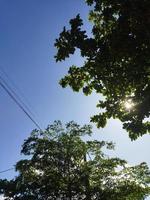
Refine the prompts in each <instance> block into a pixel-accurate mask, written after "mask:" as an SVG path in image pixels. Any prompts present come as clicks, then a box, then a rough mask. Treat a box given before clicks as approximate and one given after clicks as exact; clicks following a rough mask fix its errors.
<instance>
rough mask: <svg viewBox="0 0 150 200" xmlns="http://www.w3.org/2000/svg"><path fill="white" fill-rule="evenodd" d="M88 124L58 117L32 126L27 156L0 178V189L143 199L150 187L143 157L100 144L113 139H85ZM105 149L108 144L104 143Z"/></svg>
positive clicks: (31, 194)
mask: <svg viewBox="0 0 150 200" xmlns="http://www.w3.org/2000/svg"><path fill="white" fill-rule="evenodd" d="M91 133H92V130H91V126H89V125H85V126H82V127H80V126H79V125H77V124H76V123H75V122H70V123H67V124H66V129H64V128H63V127H62V124H61V122H60V121H56V122H54V124H53V125H49V126H48V128H47V129H46V130H45V131H44V132H42V133H41V132H40V131H38V130H34V131H33V132H32V134H31V136H30V137H29V138H28V139H27V140H25V142H24V144H23V146H22V151H21V152H22V153H23V154H24V155H25V156H27V159H24V160H20V161H19V162H17V164H16V170H17V172H18V175H17V176H16V177H15V178H14V179H12V180H0V194H3V195H4V196H5V198H6V199H7V200H12V199H13V200H43V199H44V200H50V199H53V200H55V199H56V200H60V199H62V200H63V199H65V200H67V199H68V200H75V199H80V200H85V199H86V200H94V199H101V200H110V199H111V200H131V199H132V200H143V199H144V198H146V196H147V195H149V193H150V188H149V183H150V172H149V169H148V167H147V165H146V164H145V163H141V164H140V165H137V166H133V167H127V162H126V161H125V160H122V159H119V158H112V157H108V156H107V155H105V154H104V152H103V151H102V148H104V147H105V148H107V149H113V148H114V145H113V143H112V142H105V141H97V140H85V137H84V136H86V135H87V136H90V134H91ZM105 150H106V149H105Z"/></svg>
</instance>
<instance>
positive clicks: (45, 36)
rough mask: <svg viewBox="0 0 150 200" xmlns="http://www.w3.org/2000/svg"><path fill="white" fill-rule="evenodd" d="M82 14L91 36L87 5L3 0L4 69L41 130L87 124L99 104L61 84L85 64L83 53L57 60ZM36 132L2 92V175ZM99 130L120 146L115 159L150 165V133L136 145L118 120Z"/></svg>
mask: <svg viewBox="0 0 150 200" xmlns="http://www.w3.org/2000/svg"><path fill="white" fill-rule="evenodd" d="M77 13H81V17H82V18H84V19H85V21H84V23H85V27H86V28H87V29H88V31H89V33H90V26H89V25H88V23H87V19H86V17H87V15H88V7H86V6H85V4H84V1H83V0H65V1H62V0H44V1H43V0H22V1H20V0H13V1H12V0H0V28H1V32H0V65H1V66H2V67H3V68H4V70H5V71H6V72H7V74H8V75H9V76H10V78H11V79H12V80H13V81H14V82H15V83H16V85H17V86H18V87H19V88H20V89H21V91H22V92H23V93H24V95H25V96H26V97H27V99H28V101H29V102H30V104H31V105H32V110H33V112H35V113H36V119H37V120H38V121H39V123H40V124H41V127H42V128H45V127H46V126H47V125H48V124H49V123H52V122H53V121H54V120H56V119H60V120H62V121H63V122H67V121H69V120H75V121H77V122H79V123H80V124H83V123H88V122H89V119H90V116H91V115H92V114H95V113H96V112H97V110H96V106H95V105H96V102H97V101H98V99H99V98H100V96H97V95H95V94H93V95H91V96H89V97H85V96H84V95H83V94H82V93H74V92H72V91H71V89H69V88H68V89H62V88H61V87H60V86H59V84H58V80H59V79H60V78H61V77H62V76H63V75H64V74H65V73H66V72H67V69H68V68H67V67H68V66H70V65H71V64H77V65H80V64H81V63H82V60H81V58H80V56H79V55H78V54H76V55H75V56H73V57H71V58H70V59H68V60H66V62H64V63H55V60H54V54H55V51H56V50H55V48H54V41H55V39H56V38H57V37H58V35H59V33H60V31H61V30H62V28H63V26H64V25H68V21H69V19H70V18H73V17H74V16H75V15H76V14H77ZM34 128H35V125H34V124H33V123H32V122H31V121H30V120H29V119H28V118H27V117H26V116H25V114H24V113H23V112H22V111H21V110H20V109H19V108H18V107H17V106H16V105H15V103H14V102H13V101H12V100H11V99H10V97H9V96H8V95H7V94H6V92H5V91H4V90H3V89H2V88H0V134H1V137H0V138H1V139H0V171H1V170H5V169H7V168H10V167H11V166H12V165H14V164H15V163H16V161H17V160H19V159H20V158H21V155H20V149H21V144H22V143H23V141H24V139H25V138H27V137H28V136H29V134H30V132H31V131H32V129H34ZM94 131H95V132H96V134H94V137H96V138H98V139H106V140H113V141H114V142H115V143H116V151H115V153H114V154H115V155H117V156H120V157H121V158H124V159H126V160H127V161H129V163H130V164H138V163H139V162H143V161H146V162H147V163H148V164H149V165H150V157H149V152H148V147H149V145H150V140H149V137H150V136H149V135H147V136H143V137H142V138H139V139H138V140H137V141H135V142H131V141H130V139H129V138H128V136H127V134H126V133H125V131H124V130H122V126H121V123H120V122H119V121H117V120H110V121H109V123H108V125H107V127H106V128H105V129H103V130H102V129H99V130H97V129H96V128H94ZM13 176H14V173H13V171H11V172H7V173H3V174H0V178H12V177H13Z"/></svg>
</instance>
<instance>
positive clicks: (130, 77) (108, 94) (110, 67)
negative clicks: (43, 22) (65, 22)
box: [55, 0, 150, 140]
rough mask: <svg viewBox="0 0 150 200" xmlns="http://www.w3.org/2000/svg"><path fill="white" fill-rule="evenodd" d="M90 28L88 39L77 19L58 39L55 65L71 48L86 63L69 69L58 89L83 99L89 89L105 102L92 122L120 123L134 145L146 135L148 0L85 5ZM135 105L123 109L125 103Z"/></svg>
mask: <svg viewBox="0 0 150 200" xmlns="http://www.w3.org/2000/svg"><path fill="white" fill-rule="evenodd" d="M86 2H87V4H88V5H89V6H91V9H92V10H91V11H90V14H89V20H90V21H91V23H92V24H93V28H92V37H88V35H86V32H85V31H83V30H81V26H82V20H81V19H80V17H79V15H77V17H76V18H75V19H72V20H71V21H70V25H71V28H70V30H66V29H65V28H64V30H63V32H62V33H61V34H60V37H59V39H57V40H56V43H55V46H56V47H57V49H58V52H57V55H56V56H55V58H56V61H62V60H65V58H67V57H69V55H70V54H74V51H75V49H76V48H78V49H79V50H80V52H81V56H82V57H84V58H85V63H84V65H83V66H82V67H75V66H72V67H70V69H69V71H68V75H66V76H65V77H64V78H63V79H62V80H61V81H60V84H61V85H62V86H63V87H66V86H67V85H69V86H70V87H72V89H73V90H74V91H79V90H80V89H81V88H82V89H83V92H84V93H85V94H86V95H88V94H90V93H91V92H92V91H93V90H95V91H96V92H97V93H100V94H102V95H103V96H104V97H105V100H104V101H103V102H100V103H99V107H100V108H104V114H100V115H97V116H94V117H92V119H91V120H92V121H93V122H96V123H97V124H98V127H104V125H105V124H106V122H107V119H109V118H111V117H113V118H118V119H120V120H121V121H122V122H123V128H125V129H126V130H127V131H128V133H129V137H130V138H131V139H132V140H134V139H136V138H137V137H139V136H142V135H143V134H146V133H147V132H150V122H149V121H146V119H147V118H148V117H149V115H150V1H149V0H143V1H141V0H113V1H112V0H87V1H86ZM127 100H130V101H132V102H133V104H134V106H133V108H132V109H131V110H128V109H126V108H125V106H124V102H125V101H127Z"/></svg>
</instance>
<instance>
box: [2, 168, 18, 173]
mask: <svg viewBox="0 0 150 200" xmlns="http://www.w3.org/2000/svg"><path fill="white" fill-rule="evenodd" d="M13 169H15V168H14V167H12V168H9V169H5V170H3V171H0V174H2V173H5V172H8V171H11V170H13Z"/></svg>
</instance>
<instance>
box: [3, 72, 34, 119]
mask: <svg viewBox="0 0 150 200" xmlns="http://www.w3.org/2000/svg"><path fill="white" fill-rule="evenodd" d="M0 79H1V80H2V82H3V83H4V84H5V86H6V87H7V88H8V89H9V90H10V91H11V93H13V95H14V96H15V97H16V99H18V101H20V103H21V104H22V105H23V106H24V107H25V109H26V110H28V112H29V113H30V115H32V116H35V115H34V114H33V112H32V111H31V110H30V108H29V107H28V106H27V105H26V104H25V103H24V102H23V100H22V99H21V98H20V96H19V95H18V94H17V93H16V92H15V91H14V90H13V89H12V88H11V87H10V86H9V85H8V84H7V82H6V81H5V80H4V79H3V78H2V77H1V75H0Z"/></svg>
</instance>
